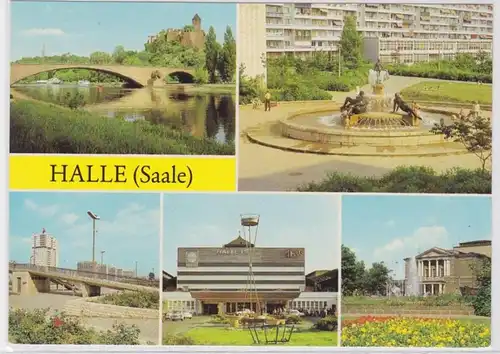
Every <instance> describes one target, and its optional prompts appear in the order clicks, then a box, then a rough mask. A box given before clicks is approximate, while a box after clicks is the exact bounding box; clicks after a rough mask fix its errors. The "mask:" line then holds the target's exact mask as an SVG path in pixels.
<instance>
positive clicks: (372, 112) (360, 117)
mask: <svg viewBox="0 0 500 354" xmlns="http://www.w3.org/2000/svg"><path fill="white" fill-rule="evenodd" d="M388 76H389V74H388V73H387V71H384V70H382V71H375V70H370V71H369V73H368V83H369V85H370V86H371V88H372V92H371V93H368V94H367V93H365V94H364V97H365V99H366V100H367V103H368V105H367V107H366V112H363V113H359V114H352V115H347V114H343V115H341V120H342V125H343V126H344V127H345V128H346V129H349V128H358V129H377V130H381V129H385V130H386V129H391V130H394V129H402V128H405V127H414V126H418V125H419V123H420V119H418V118H416V117H413V116H411V115H408V114H405V113H404V112H403V113H396V112H391V110H392V109H393V95H390V94H386V93H385V92H384V88H385V87H384V84H383V80H384V79H386V78H387V77H388Z"/></svg>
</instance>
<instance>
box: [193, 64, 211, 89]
mask: <svg viewBox="0 0 500 354" xmlns="http://www.w3.org/2000/svg"><path fill="white" fill-rule="evenodd" d="M194 82H195V83H196V84H198V85H204V84H207V83H208V71H207V70H206V69H205V68H196V70H195V72H194Z"/></svg>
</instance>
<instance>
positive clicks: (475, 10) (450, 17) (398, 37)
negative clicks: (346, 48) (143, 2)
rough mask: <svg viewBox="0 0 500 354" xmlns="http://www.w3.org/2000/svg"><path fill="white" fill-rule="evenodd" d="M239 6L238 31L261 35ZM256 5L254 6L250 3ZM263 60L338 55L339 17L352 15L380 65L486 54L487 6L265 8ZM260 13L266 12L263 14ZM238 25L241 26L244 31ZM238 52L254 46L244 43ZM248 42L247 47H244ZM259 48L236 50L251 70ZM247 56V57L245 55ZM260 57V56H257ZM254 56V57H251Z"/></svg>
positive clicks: (369, 56) (290, 5)
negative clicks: (283, 56) (277, 57)
mask: <svg viewBox="0 0 500 354" xmlns="http://www.w3.org/2000/svg"><path fill="white" fill-rule="evenodd" d="M246 6H250V5H243V4H242V5H240V16H239V18H240V19H242V18H243V19H244V23H241V24H240V32H239V33H242V32H245V33H253V35H255V36H258V35H260V33H261V26H262V23H261V22H262V21H261V20H260V18H261V16H257V15H254V13H256V12H257V10H255V9H253V10H252V11H248V15H247V11H246V10H245V7H246ZM251 6H258V5H254V4H253V5H251ZM260 6H261V7H262V10H261V11H265V18H266V23H265V24H264V26H265V29H266V50H265V54H266V55H267V56H276V55H282V54H284V53H293V54H294V55H296V56H306V55H310V54H311V53H314V52H317V51H328V52H337V50H338V43H339V40H340V36H341V34H342V29H343V25H344V18H345V16H348V15H353V16H355V17H356V19H357V28H358V30H359V31H360V32H361V33H362V35H363V38H364V55H365V57H366V58H367V59H371V60H376V59H377V58H380V59H381V61H382V62H384V63H394V62H401V63H414V62H421V61H430V60H437V59H451V58H453V57H454V56H455V55H456V54H457V53H477V52H479V51H484V52H488V53H491V50H492V42H493V41H492V40H493V38H492V37H493V5H492V4H444V5H439V4H342V3H337V4H299V3H295V4H294V3H288V4H267V5H264V4H262V5H260ZM264 9H265V10H264ZM243 25H245V26H246V27H245V28H243ZM240 43H242V44H240V46H239V47H240V48H241V47H244V46H247V45H250V44H252V43H253V42H252V41H250V40H248V39H246V40H245V41H243V42H240ZM247 43H248V44H247ZM259 51H261V48H260V46H254V48H248V49H247V50H246V52H245V51H243V50H241V51H240V62H241V63H244V64H245V65H246V66H247V67H253V66H254V65H255V64H253V63H254V62H255V63H257V62H260V61H261V54H260V53H257V52H259ZM247 52H248V53H247ZM262 54H264V53H262ZM251 56H253V57H251Z"/></svg>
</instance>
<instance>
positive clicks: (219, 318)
mask: <svg viewBox="0 0 500 354" xmlns="http://www.w3.org/2000/svg"><path fill="white" fill-rule="evenodd" d="M210 323H215V324H229V319H227V318H226V316H224V315H214V316H212V318H211V320H210Z"/></svg>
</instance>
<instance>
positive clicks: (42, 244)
mask: <svg viewBox="0 0 500 354" xmlns="http://www.w3.org/2000/svg"><path fill="white" fill-rule="evenodd" d="M58 262H59V257H58V244H57V240H56V238H55V237H54V236H52V235H50V234H48V233H47V232H46V231H45V229H43V230H42V232H41V233H39V234H33V236H32V244H31V257H30V263H31V264H35V265H38V266H45V267H57V266H58Z"/></svg>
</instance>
